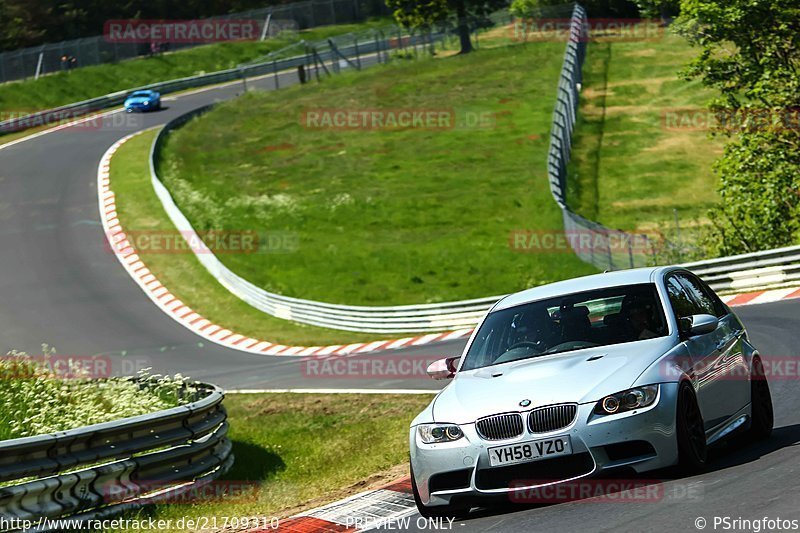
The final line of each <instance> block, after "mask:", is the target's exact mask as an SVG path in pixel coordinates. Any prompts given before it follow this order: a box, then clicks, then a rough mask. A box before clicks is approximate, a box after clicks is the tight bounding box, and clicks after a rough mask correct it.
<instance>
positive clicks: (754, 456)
mask: <svg viewBox="0 0 800 533" xmlns="http://www.w3.org/2000/svg"><path fill="white" fill-rule="evenodd" d="M797 444H800V424H794V425H789V426H783V427H780V428H775V429H774V430H773V432H772V435H771V436H770V438H769V439H767V440H764V441H761V442H756V443H753V442H751V441H749V440H748V439H747V438H746V437H745V436H739V437H735V438H731V439H729V440H727V441H725V442H723V443H721V444H719V445H716V446H714V447H712V448H711V449H710V450H709V459H710V463H709V465H708V467H707V468H706V470H704V471H703V472H701V473H697V474H692V475H684V474H683V473H682V472H681V471H680V470H679V469H678V468H677V467H672V468H668V469H662V470H654V471H652V472H646V473H644V474H636V473H635V472H633V471H632V470H631V469H624V468H621V469H619V471H618V472H614V473H608V474H605V475H603V476H599V477H594V478H590V479H593V480H598V481H599V480H615V479H617V480H626V481H633V482H634V483H636V486H637V487H639V488H645V489H646V488H647V487H648V486H655V485H658V484H661V483H662V482H670V481H675V480H679V479H691V478H692V477H694V476H700V475H703V474H708V473H711V472H716V471H721V470H725V469H727V468H732V467H736V466H739V465H743V464H747V463H751V462H753V461H757V460H759V459H760V458H762V457H764V456H766V455H769V454H771V453H773V452H776V451H778V450H781V449H783V448H787V447H789V446H795V445H797ZM575 501H581V498H574V499H569V500H562V501H558V502H552V503H535V504H533V503H527V504H523V503H513V502H510V501H507V500H497V501H496V503H495V504H493V505H491V506H489V507H480V508H475V509H474V510H473V511H472V512H470V513H469V515H467V516H460V517H458V521H461V522H467V523H468V522H469V521H470V520H474V519H478V518H485V517H491V516H498V515H503V514H508V513H516V512H521V511H528V510H532V509H542V508H548V507H553V506H556V505H560V504H563V503H571V502H575Z"/></svg>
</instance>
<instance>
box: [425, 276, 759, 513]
mask: <svg viewBox="0 0 800 533" xmlns="http://www.w3.org/2000/svg"><path fill="white" fill-rule="evenodd" d="M428 373H429V374H430V375H431V376H432V377H434V378H436V379H451V380H452V381H451V382H450V383H449V384H448V385H447V386H446V387H445V388H444V389H443V390H442V391H441V392H440V393H439V394H438V395H436V397H435V398H434V399H433V401H432V402H431V403H430V405H428V407H427V408H425V410H424V411H423V412H421V413H420V414H419V415H418V416H417V417H416V418H415V419H414V421H413V422H412V424H411V430H410V451H411V479H412V488H413V492H414V497H415V500H416V502H417V507H418V508H419V511H420V513H421V514H422V515H423V516H442V515H459V514H463V513H465V512H467V511H469V509H470V507H472V506H475V505H480V504H481V502H484V501H488V500H490V499H492V498H498V497H500V498H511V499H512V500H513V498H514V495H515V494H520V493H524V491H529V490H530V489H536V488H541V487H549V486H553V485H557V484H564V483H574V482H575V481H576V480H582V479H583V478H588V477H590V476H597V475H598V474H600V473H606V472H611V471H614V470H615V469H617V470H618V469H620V468H622V467H626V468H628V469H632V470H634V471H635V472H637V473H639V472H646V471H649V470H654V469H658V468H663V467H667V466H672V465H679V466H680V467H681V468H685V469H686V470H688V471H693V470H699V469H702V468H703V467H704V465H705V464H706V461H707V449H708V447H709V446H710V445H712V444H714V443H716V442H718V441H720V440H721V439H724V438H726V437H729V436H731V435H734V434H741V433H747V434H749V435H750V436H751V437H753V438H759V439H760V438H766V437H767V436H769V434H770V432H771V431H772V424H773V414H772V401H771V397H770V392H769V386H768V384H767V381H766V377H765V372H764V366H763V363H762V361H761V356H760V355H759V353H758V351H757V350H756V349H755V348H754V347H753V345H752V344H751V343H750V341H749V339H748V336H747V332H746V331H745V328H744V326H743V325H742V322H741V321H740V320H739V319H738V318H737V316H736V315H735V314H734V313H733V312H732V311H731V309H730V308H729V307H728V306H726V305H725V304H724V303H723V302H722V301H721V300H720V299H719V297H718V296H717V295H716V294H715V293H714V292H713V291H712V290H711V289H710V288H709V287H708V285H707V284H706V283H704V282H703V281H702V280H701V279H700V278H698V277H697V276H695V275H694V274H692V273H691V272H689V271H687V270H684V269H681V268H677V267H659V268H647V269H636V270H628V271H620V272H613V273H606V274H599V275H594V276H587V277H583V278H578V279H573V280H568V281H563V282H558V283H553V284H550V285H545V286H541V287H537V288H534V289H529V290H526V291H523V292H519V293H517V294H513V295H510V296H507V297H506V298H503V299H502V300H500V301H499V302H498V303H497V304H495V306H494V307H493V308H492V309H491V310H490V311H489V312H488V313H487V315H486V316H485V317H484V318H483V320H482V322H481V323H480V325H479V326H478V327H477V328H476V330H475V332H474V333H473V334H472V336H471V338H470V340H469V342H468V343H467V345H466V347H465V348H464V352H463V354H462V355H461V357H454V358H449V359H444V360H441V361H437V362H436V363H433V364H432V365H431V366H430V368H429V369H428Z"/></svg>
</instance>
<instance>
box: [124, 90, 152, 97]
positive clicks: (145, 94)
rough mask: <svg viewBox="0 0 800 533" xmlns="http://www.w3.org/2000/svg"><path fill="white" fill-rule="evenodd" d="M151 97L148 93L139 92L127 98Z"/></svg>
mask: <svg viewBox="0 0 800 533" xmlns="http://www.w3.org/2000/svg"><path fill="white" fill-rule="evenodd" d="M149 96H151V93H150V92H148V91H139V92H135V93H133V94H131V95H130V96H129V97H128V98H147V97H149Z"/></svg>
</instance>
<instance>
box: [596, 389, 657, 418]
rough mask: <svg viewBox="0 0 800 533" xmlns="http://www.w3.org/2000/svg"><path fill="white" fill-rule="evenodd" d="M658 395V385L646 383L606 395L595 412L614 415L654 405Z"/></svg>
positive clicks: (598, 403)
mask: <svg viewBox="0 0 800 533" xmlns="http://www.w3.org/2000/svg"><path fill="white" fill-rule="evenodd" d="M657 396H658V385H645V386H644V387H636V388H635V389H629V390H626V391H622V392H618V393H616V394H612V395H611V396H606V397H605V398H603V399H602V400H600V401H599V402H597V405H596V406H595V408H594V412H595V414H598V415H613V414H614V413H624V412H625V411H633V410H634V409H639V408H642V407H647V406H648V405H652V403H653V402H654V401H656V397H657Z"/></svg>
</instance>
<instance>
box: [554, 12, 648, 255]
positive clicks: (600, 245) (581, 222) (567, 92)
mask: <svg viewBox="0 0 800 533" xmlns="http://www.w3.org/2000/svg"><path fill="white" fill-rule="evenodd" d="M587 27H588V19H587V17H586V11H585V10H584V8H583V7H581V6H580V5H577V4H576V5H575V7H574V9H573V11H572V19H571V22H570V35H569V40H568V42H567V49H566V52H565V53H564V64H563V66H562V68H561V76H560V77H559V81H558V96H557V98H556V106H555V110H554V112H553V125H552V129H551V131H550V150H549V153H548V157H547V174H548V177H549V180H550V190H551V192H552V193H553V198H555V200H556V202H557V203H558V206H559V207H560V208H561V212H562V215H563V218H564V232H565V234H566V235H567V241H568V242H569V243H570V246H571V247H572V249H573V250H574V251H575V254H576V255H577V256H578V257H579V258H580V259H581V260H582V261H585V262H587V263H590V264H592V265H594V266H596V267H597V268H600V269H603V270H618V269H624V268H635V267H641V266H648V265H651V264H653V263H654V262H655V261H656V252H657V250H658V249H659V248H661V247H663V246H664V243H663V242H660V241H656V240H654V239H651V238H649V237H648V236H647V235H643V234H631V233H627V232H625V231H621V230H613V229H609V228H607V227H605V226H603V225H602V224H600V223H598V222H594V221H591V220H588V219H586V218H584V217H582V216H581V215H579V214H577V213H575V212H573V211H572V210H570V208H569V205H568V202H567V186H568V180H569V175H568V171H567V168H568V164H569V160H570V152H571V150H572V133H573V129H574V128H575V120H576V118H577V113H578V102H579V98H578V96H579V93H580V88H581V83H582V73H581V69H582V67H583V61H584V58H585V56H586V45H587V40H588V39H587V35H586V28H587Z"/></svg>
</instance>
